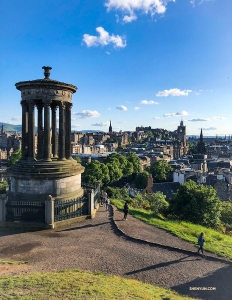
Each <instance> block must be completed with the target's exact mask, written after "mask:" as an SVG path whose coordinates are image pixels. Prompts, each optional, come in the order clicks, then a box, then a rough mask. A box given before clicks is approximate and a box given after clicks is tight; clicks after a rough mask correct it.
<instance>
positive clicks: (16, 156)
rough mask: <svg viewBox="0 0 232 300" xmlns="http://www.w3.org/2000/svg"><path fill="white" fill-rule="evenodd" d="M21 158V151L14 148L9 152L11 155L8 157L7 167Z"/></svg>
mask: <svg viewBox="0 0 232 300" xmlns="http://www.w3.org/2000/svg"><path fill="white" fill-rule="evenodd" d="M21 158H22V151H21V150H16V151H14V152H13V153H12V154H11V157H10V159H9V167H11V166H12V165H14V164H15V163H17V161H19V160H20V159H21Z"/></svg>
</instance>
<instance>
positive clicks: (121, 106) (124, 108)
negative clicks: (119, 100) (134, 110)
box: [116, 105, 127, 111]
mask: <svg viewBox="0 0 232 300" xmlns="http://www.w3.org/2000/svg"><path fill="white" fill-rule="evenodd" d="M116 108H117V109H119V110H124V111H126V110H127V107H126V106H124V105H118V106H117V107H116Z"/></svg>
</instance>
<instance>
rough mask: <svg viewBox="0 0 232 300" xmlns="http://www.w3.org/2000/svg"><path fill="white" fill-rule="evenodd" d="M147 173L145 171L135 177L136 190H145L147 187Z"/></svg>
mask: <svg viewBox="0 0 232 300" xmlns="http://www.w3.org/2000/svg"><path fill="white" fill-rule="evenodd" d="M148 176H149V173H148V172H147V171H144V172H141V173H138V174H137V175H136V177H135V187H136V188H137V189H145V187H146V186H147V180H148Z"/></svg>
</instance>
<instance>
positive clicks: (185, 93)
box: [156, 88, 192, 97]
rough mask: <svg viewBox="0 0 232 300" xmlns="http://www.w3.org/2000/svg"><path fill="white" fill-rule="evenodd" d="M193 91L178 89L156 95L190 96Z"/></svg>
mask: <svg viewBox="0 0 232 300" xmlns="http://www.w3.org/2000/svg"><path fill="white" fill-rule="evenodd" d="M191 92H192V90H180V89H177V88H174V89H170V90H163V91H160V92H158V93H157V94H156V97H168V96H173V97H177V96H188V95H189V93H191Z"/></svg>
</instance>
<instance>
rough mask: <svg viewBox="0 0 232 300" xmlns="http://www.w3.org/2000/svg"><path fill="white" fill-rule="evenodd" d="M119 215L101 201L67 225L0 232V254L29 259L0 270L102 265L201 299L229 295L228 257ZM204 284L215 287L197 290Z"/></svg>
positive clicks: (222, 299) (13, 271) (100, 267)
mask: <svg viewBox="0 0 232 300" xmlns="http://www.w3.org/2000/svg"><path fill="white" fill-rule="evenodd" d="M122 217H123V214H122V212H120V211H118V210H117V209H114V215H113V211H112V208H111V209H110V211H105V208H104V207H100V209H99V210H98V212H97V214H96V217H95V218H94V219H88V220H85V221H83V222H82V223H79V224H75V225H72V227H69V228H64V229H59V230H58V229H57V230H42V231H36V232H26V233H20V234H8V235H6V234H5V233H4V232H3V233H1V232H0V260H3V259H5V260H7V259H8V260H9V259H14V260H24V261H25V260H26V261H29V265H28V266H21V267H17V268H14V267H7V268H6V267H5V268H4V269H2V270H1V268H0V271H1V272H0V274H1V275H4V274H6V275H9V274H10V275H18V274H28V273H30V272H35V271H36V272H46V271H59V270H64V269H81V270H90V271H102V272H104V273H106V274H115V275H119V276H123V277H126V278H134V279H137V280H140V281H142V282H146V283H150V284H153V285H159V286H162V287H165V288H171V289H173V290H176V291H178V292H179V293H182V294H185V295H189V296H192V297H198V298H200V299H206V300H230V299H232V284H231V278H232V263H231V262H230V261H227V260H223V259H221V258H218V257H216V256H214V255H212V256H207V258H206V259H203V258H202V257H201V256H200V255H196V253H195V251H196V248H191V247H194V246H192V245H189V244H188V243H186V242H183V241H181V240H179V239H178V238H175V237H173V236H172V235H171V234H170V236H169V235H168V236H167V235H165V234H166V233H165V232H164V231H163V230H161V229H159V230H158V231H157V229H156V228H153V227H152V226H149V225H146V224H144V223H142V222H141V221H139V220H136V219H134V218H133V217H131V216H129V217H128V220H127V221H124V222H122ZM123 232H124V233H123ZM144 240H147V241H144ZM157 241H159V243H161V242H162V245H158V244H157ZM167 241H168V243H167ZM189 247H190V248H189ZM177 248H179V249H177ZM208 287H209V288H211V289H214V290H199V288H203V289H205V288H208ZM194 288H198V290H196V289H194ZM215 288H216V290H215Z"/></svg>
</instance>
